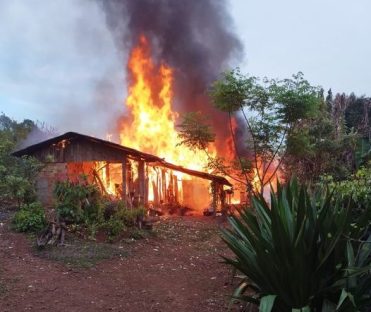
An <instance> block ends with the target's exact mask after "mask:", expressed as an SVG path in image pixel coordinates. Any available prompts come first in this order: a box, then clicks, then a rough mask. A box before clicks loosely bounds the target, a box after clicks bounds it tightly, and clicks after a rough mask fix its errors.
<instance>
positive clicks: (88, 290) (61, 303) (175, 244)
mask: <svg viewBox="0 0 371 312" xmlns="http://www.w3.org/2000/svg"><path fill="white" fill-rule="evenodd" d="M5 219H6V218H5ZM7 219H8V220H9V218H7ZM218 223H220V222H218V220H216V219H213V218H212V217H176V218H169V219H163V220H161V221H160V222H158V223H157V224H156V225H155V227H154V230H153V232H154V233H153V234H152V235H150V236H149V237H147V238H144V239H141V240H136V241H130V240H125V241H121V242H119V243H115V244H113V245H110V246H108V247H109V248H108V249H105V251H104V252H105V253H107V252H110V253H111V256H109V257H108V258H111V259H105V260H100V261H99V262H98V263H96V264H95V265H91V264H90V265H85V266H84V265H80V266H79V265H77V264H76V263H75V264H73V265H71V263H70V262H69V261H68V260H66V259H68V258H63V257H60V259H59V260H58V257H54V258H53V257H49V258H48V252H49V251H44V252H42V253H40V252H38V251H37V250H36V249H35V247H34V246H33V244H34V239H32V238H30V237H27V236H26V235H24V234H19V233H14V232H12V231H11V230H10V229H9V221H6V220H5V221H4V220H2V223H1V224H0V311H2V312H6V311H9V312H10V311H69V312H72V311H129V312H137V311H138V312H139V311H196V312H197V311H214V312H218V311H227V305H228V302H229V295H230V294H231V293H232V286H231V285H230V282H231V276H232V273H231V269H230V268H228V267H226V266H225V264H223V263H221V258H220V255H221V254H224V255H225V254H226V253H227V252H228V251H227V249H226V247H225V245H224V243H223V242H222V241H221V240H220V238H219V236H218V226H219V225H218ZM74 244H75V243H73V242H72V243H71V244H70V245H69V244H68V241H67V245H66V246H65V247H58V248H59V250H57V253H59V255H60V256H63V255H67V254H68V252H69V248H72V247H74V248H76V244H75V245H74ZM78 248H80V247H78ZM81 248H84V246H83V245H81ZM99 248H100V247H99ZM81 250H82V249H81ZM107 250H108V251H107ZM92 253H96V251H95V249H92ZM61 259H63V260H62V261H61ZM80 264H81V263H80ZM234 308H235V309H238V307H237V306H235V307H234Z"/></svg>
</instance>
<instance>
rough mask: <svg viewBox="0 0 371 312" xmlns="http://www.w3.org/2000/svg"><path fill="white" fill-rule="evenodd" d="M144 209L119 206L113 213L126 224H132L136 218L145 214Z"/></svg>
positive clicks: (135, 222)
mask: <svg viewBox="0 0 371 312" xmlns="http://www.w3.org/2000/svg"><path fill="white" fill-rule="evenodd" d="M145 213H146V210H145V208H143V207H139V208H132V209H128V208H126V207H121V209H119V210H118V211H117V213H116V214H115V217H116V218H119V219H120V220H122V221H123V222H124V224H125V225H126V226H129V227H130V226H134V225H136V224H137V222H138V219H140V218H143V217H144V216H145Z"/></svg>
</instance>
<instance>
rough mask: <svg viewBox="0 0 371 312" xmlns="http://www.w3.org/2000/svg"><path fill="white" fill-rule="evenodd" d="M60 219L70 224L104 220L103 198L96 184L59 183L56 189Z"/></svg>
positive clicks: (55, 194)
mask: <svg viewBox="0 0 371 312" xmlns="http://www.w3.org/2000/svg"><path fill="white" fill-rule="evenodd" d="M54 196H55V197H56V211H57V214H58V217H60V218H62V219H63V220H65V221H67V222H70V223H81V222H83V221H85V222H87V223H89V222H96V221H100V220H101V219H102V197H101V194H100V192H99V190H98V188H97V187H96V186H95V185H94V184H88V183H87V182H86V181H84V182H83V183H73V182H71V181H61V182H57V183H56V185H55V189H54Z"/></svg>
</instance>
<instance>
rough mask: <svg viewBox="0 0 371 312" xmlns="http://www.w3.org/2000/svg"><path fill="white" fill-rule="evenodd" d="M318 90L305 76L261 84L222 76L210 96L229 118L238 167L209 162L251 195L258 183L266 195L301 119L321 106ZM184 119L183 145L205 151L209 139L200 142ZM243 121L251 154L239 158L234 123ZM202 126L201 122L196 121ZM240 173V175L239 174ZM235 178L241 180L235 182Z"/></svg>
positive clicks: (231, 74) (242, 77)
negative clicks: (265, 188)
mask: <svg viewBox="0 0 371 312" xmlns="http://www.w3.org/2000/svg"><path fill="white" fill-rule="evenodd" d="M318 92H319V89H318V88H317V87H314V86H311V85H310V84H309V83H308V81H306V80H305V79H304V77H303V74H302V73H298V74H297V75H294V76H293V78H292V79H284V80H274V79H273V80H268V79H264V80H263V81H261V80H259V79H258V78H257V77H253V76H245V75H242V74H241V73H240V71H239V70H238V69H237V70H233V71H229V72H226V73H224V74H223V75H222V77H221V79H220V80H217V81H216V82H214V84H213V85H212V87H211V90H210V96H211V98H212V100H213V103H214V105H215V106H216V107H217V108H218V109H219V110H221V111H223V112H225V113H226V114H228V120H229V128H230V133H231V137H232V139H233V142H234V149H235V154H236V159H237V166H236V162H235V163H234V165H233V164H232V165H230V164H226V162H225V161H224V160H223V159H220V158H219V159H211V161H210V163H211V164H214V165H215V164H217V167H219V168H222V170H221V171H225V172H228V173H229V176H234V178H235V179H236V180H238V181H240V182H241V181H242V182H243V184H244V185H245V186H246V187H247V189H248V190H249V191H251V190H252V188H253V187H254V186H256V185H252V181H253V180H254V177H256V178H257V180H258V181H255V182H257V184H258V185H257V189H259V190H260V191H261V192H263V189H264V186H265V185H267V184H269V183H270V182H271V181H272V179H274V177H276V174H277V171H278V170H279V168H280V167H281V165H282V163H283V160H284V158H285V156H286V141H287V139H288V137H289V136H291V134H292V133H294V131H295V129H296V127H297V126H298V125H299V124H300V122H301V121H302V120H303V119H307V118H310V117H311V116H312V115H313V114H314V113H315V111H316V109H317V108H318V106H319V105H320V101H319V97H318ZM188 118H189V117H187V116H186V117H185V118H184V120H183V122H182V123H181V125H180V127H181V129H182V130H181V135H180V138H181V144H186V145H188V146H190V147H195V146H197V147H201V148H203V147H204V146H205V143H207V142H206V141H205V140H204V137H205V136H200V135H198V136H196V135H194V133H193V132H192V129H191V127H189V124H188V123H187V119H188ZM237 118H238V120H239V127H240V128H241V127H242V129H243V130H244V132H245V138H246V140H245V142H244V146H243V147H242V148H245V149H246V150H247V151H248V153H247V156H243V155H241V153H240V150H241V146H239V144H238V142H237V140H236V134H235V131H234V129H233V125H232V124H233V119H235V120H236V119H237ZM198 122H201V121H198ZM236 168H238V171H237V174H236V170H233V169H236ZM236 176H237V177H236Z"/></svg>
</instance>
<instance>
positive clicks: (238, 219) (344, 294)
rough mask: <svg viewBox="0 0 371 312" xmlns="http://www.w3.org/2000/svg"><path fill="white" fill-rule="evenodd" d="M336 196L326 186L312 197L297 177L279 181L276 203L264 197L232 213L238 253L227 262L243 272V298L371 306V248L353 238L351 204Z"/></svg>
mask: <svg viewBox="0 0 371 312" xmlns="http://www.w3.org/2000/svg"><path fill="white" fill-rule="evenodd" d="M332 199H333V197H332V194H329V193H326V192H321V193H318V194H316V195H314V196H310V195H309V193H308V192H307V190H306V188H305V187H301V186H300V185H298V183H297V181H296V180H295V179H294V180H291V181H290V183H289V184H288V185H287V186H284V187H282V186H280V185H278V190H277V193H276V194H274V193H272V194H271V206H270V207H269V206H268V203H267V202H266V200H265V199H264V198H263V196H260V195H258V196H255V197H253V200H252V203H253V207H254V208H255V209H254V210H251V209H246V208H245V209H243V210H241V211H240V214H239V215H235V216H231V217H230V218H229V222H230V226H231V227H230V229H226V230H223V232H222V238H223V239H224V241H225V242H226V243H227V245H228V246H229V248H230V249H231V250H232V251H233V253H234V255H235V257H234V258H226V259H225V260H226V262H227V263H228V264H230V265H232V266H233V267H234V268H235V269H236V270H238V271H239V272H240V273H241V274H243V276H242V280H241V283H240V285H239V286H238V287H237V289H236V291H235V293H234V298H235V299H239V300H242V301H246V302H252V303H255V304H260V310H261V311H270V310H271V309H272V308H273V310H274V311H293V309H298V310H297V311H299V309H302V310H300V311H311V310H313V311H321V310H322V311H335V310H336V311H341V308H342V307H345V306H346V305H348V304H350V305H351V307H352V309H351V310H350V311H356V310H361V311H366V310H367V306H368V304H369V303H370V299H371V296H370V293H369V288H367V287H369V285H370V284H369V283H370V276H369V275H368V272H369V270H370V269H371V266H370V265H371V263H370V260H371V257H370V252H371V248H370V245H368V244H369V242H363V243H361V244H358V243H357V244H355V246H358V250H360V252H358V254H357V255H356V254H355V253H354V251H353V246H352V244H351V241H348V243H347V242H346V240H345V237H348V236H349V233H351V231H350V225H349V214H348V209H347V207H344V206H343V205H341V203H339V202H337V201H335V202H334V201H333V200H332ZM350 281H351V282H352V283H351V285H350V284H349V283H350ZM336 308H338V309H336Z"/></svg>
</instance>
